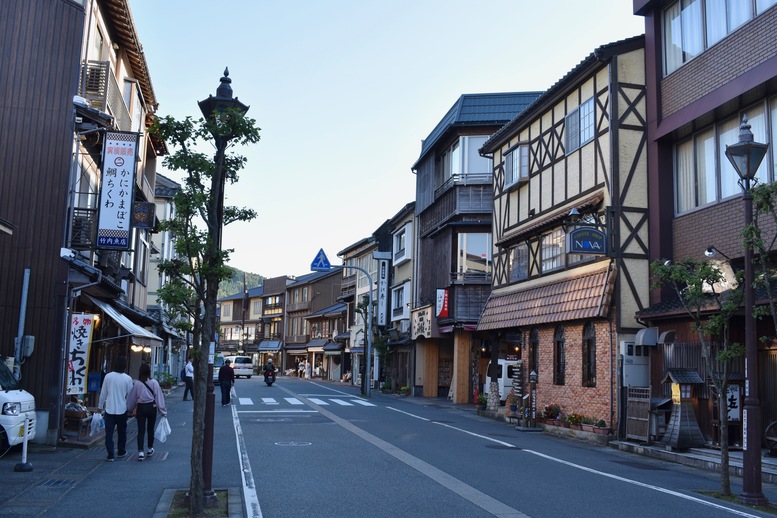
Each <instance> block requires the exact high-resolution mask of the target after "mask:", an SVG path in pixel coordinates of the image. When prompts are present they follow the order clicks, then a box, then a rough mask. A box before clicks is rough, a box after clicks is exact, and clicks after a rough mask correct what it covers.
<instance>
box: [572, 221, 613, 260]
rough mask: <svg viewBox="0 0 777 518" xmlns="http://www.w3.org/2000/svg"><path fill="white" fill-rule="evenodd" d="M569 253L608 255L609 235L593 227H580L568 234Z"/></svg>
mask: <svg viewBox="0 0 777 518" xmlns="http://www.w3.org/2000/svg"><path fill="white" fill-rule="evenodd" d="M567 253H569V254H606V253H607V234H605V233H604V232H602V231H601V230H599V229H596V228H591V227H579V228H576V229H574V230H571V231H570V232H569V233H568V234H567Z"/></svg>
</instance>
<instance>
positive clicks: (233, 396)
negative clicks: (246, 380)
mask: <svg viewBox="0 0 777 518" xmlns="http://www.w3.org/2000/svg"><path fill="white" fill-rule="evenodd" d="M229 397H230V398H236V397H237V394H235V386H234V385H232V388H230V389H229Z"/></svg>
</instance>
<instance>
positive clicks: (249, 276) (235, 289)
mask: <svg viewBox="0 0 777 518" xmlns="http://www.w3.org/2000/svg"><path fill="white" fill-rule="evenodd" d="M229 269H230V270H231V271H232V276H231V277H230V278H229V279H225V280H223V281H221V283H220V284H219V299H223V298H224V297H229V296H230V295H235V294H237V293H242V291H243V275H245V280H246V286H247V287H248V289H249V290H250V289H252V288H256V287H257V286H259V285H261V284H262V282H263V281H264V279H265V278H264V277H263V276H261V275H258V274H256V273H248V272H244V271H242V270H238V269H237V268H232V267H229Z"/></svg>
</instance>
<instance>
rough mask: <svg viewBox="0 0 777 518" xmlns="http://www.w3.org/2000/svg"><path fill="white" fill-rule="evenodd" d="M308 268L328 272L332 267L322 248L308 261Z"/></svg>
mask: <svg viewBox="0 0 777 518" xmlns="http://www.w3.org/2000/svg"><path fill="white" fill-rule="evenodd" d="M310 269H311V271H314V272H328V271H329V270H331V269H332V265H331V264H329V259H327V257H326V254H325V253H324V249H323V248H322V249H321V250H319V251H318V255H316V258H315V259H313V262H312V263H310Z"/></svg>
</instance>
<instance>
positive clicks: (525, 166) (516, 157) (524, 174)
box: [505, 144, 529, 187]
mask: <svg viewBox="0 0 777 518" xmlns="http://www.w3.org/2000/svg"><path fill="white" fill-rule="evenodd" d="M528 179H529V146H528V145H527V144H522V145H520V146H518V147H517V148H515V149H513V150H512V151H509V152H508V153H507V154H506V155H505V187H508V186H510V185H514V184H516V183H518V182H520V181H521V180H523V181H526V180H528Z"/></svg>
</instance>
